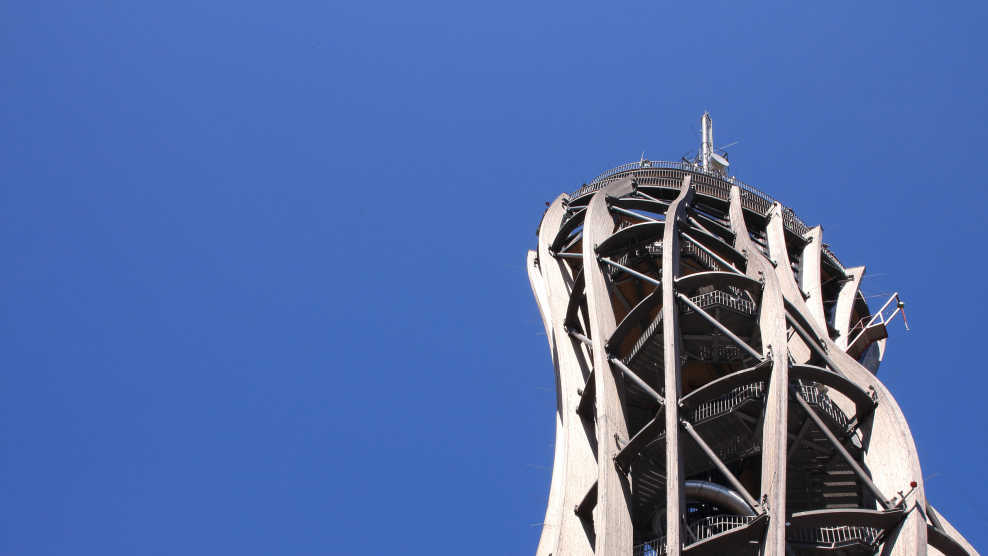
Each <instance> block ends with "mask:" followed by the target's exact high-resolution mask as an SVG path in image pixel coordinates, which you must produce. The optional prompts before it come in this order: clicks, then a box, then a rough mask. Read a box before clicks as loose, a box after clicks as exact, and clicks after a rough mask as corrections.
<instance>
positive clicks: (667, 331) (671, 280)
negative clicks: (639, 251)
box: [662, 176, 693, 555]
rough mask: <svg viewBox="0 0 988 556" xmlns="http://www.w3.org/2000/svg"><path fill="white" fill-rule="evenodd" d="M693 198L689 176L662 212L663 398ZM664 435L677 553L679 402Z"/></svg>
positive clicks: (674, 346)
mask: <svg viewBox="0 0 988 556" xmlns="http://www.w3.org/2000/svg"><path fill="white" fill-rule="evenodd" d="M692 199H693V190H692V189H690V177H689V176H686V177H685V178H683V184H682V186H681V188H680V191H679V196H677V197H676V200H674V201H673V202H672V203H671V204H670V205H669V208H668V209H667V210H666V226H665V230H664V231H663V235H662V364H663V367H664V371H665V374H664V379H663V380H664V384H665V397H666V399H668V400H679V399H680V398H681V397H682V395H683V393H682V386H681V385H682V383H683V381H682V376H681V373H682V360H681V359H680V358H679V354H680V352H681V351H682V349H681V348H682V340H681V338H680V337H679V304H678V303H677V302H676V278H678V277H679V258H680V255H679V234H680V231H681V228H680V222H681V221H682V220H684V219H685V216H686V209H687V207H688V206H689V203H690V201H691V200H692ZM665 424H666V426H665V432H666V551H667V554H670V555H676V554H680V552H681V550H682V546H683V540H684V539H683V535H682V522H683V520H682V515H683V512H684V511H685V510H686V500H685V499H684V497H683V481H684V480H685V477H683V462H682V458H681V457H680V454H679V445H680V441H679V403H671V402H670V403H667V404H665Z"/></svg>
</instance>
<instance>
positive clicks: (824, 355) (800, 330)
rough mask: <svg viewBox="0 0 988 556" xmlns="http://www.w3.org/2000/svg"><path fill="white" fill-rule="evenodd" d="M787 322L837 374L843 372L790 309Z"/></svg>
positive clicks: (787, 312)
mask: <svg viewBox="0 0 988 556" xmlns="http://www.w3.org/2000/svg"><path fill="white" fill-rule="evenodd" d="M786 322H788V323H789V324H790V325H792V327H793V329H794V330H795V331H796V334H798V335H799V337H800V338H802V339H803V341H804V342H806V344H807V345H809V346H810V349H812V350H813V352H814V353H816V354H817V355H819V356H820V358H822V359H823V361H824V362H825V363H826V364H827V366H828V367H830V369H831V370H832V371H834V372H835V373H837V374H842V373H841V372H840V367H838V366H837V365H836V364H835V363H834V362H833V360H831V359H830V356H829V355H827V352H826V351H824V350H823V348H822V347H820V341H819V340H817V339H816V338H814V337H813V336H810V333H809V332H807V331H806V329H805V328H803V327H802V325H800V324H799V323H798V322H796V319H794V318H793V317H792V315H790V314H789V311H786Z"/></svg>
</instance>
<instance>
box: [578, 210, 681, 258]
mask: <svg viewBox="0 0 988 556" xmlns="http://www.w3.org/2000/svg"><path fill="white" fill-rule="evenodd" d="M591 202H592V201H591ZM664 229H665V222H643V223H641V224H633V225H631V226H628V227H627V228H623V229H621V230H618V231H616V232H614V233H613V234H610V235H609V236H608V237H607V239H604V240H603V241H601V242H600V244H599V245H598V246H597V250H596V253H597V255H600V256H601V257H609V256H611V255H613V254H615V253H617V252H619V251H622V250H623V249H625V248H627V247H628V246H629V245H632V244H635V243H645V242H647V241H649V240H656V239H658V238H660V237H662V231H663V230H664ZM584 230H586V227H585V226H584ZM584 235H586V232H585V231H584Z"/></svg>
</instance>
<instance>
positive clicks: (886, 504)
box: [789, 386, 892, 510]
mask: <svg viewBox="0 0 988 556" xmlns="http://www.w3.org/2000/svg"><path fill="white" fill-rule="evenodd" d="M789 389H790V390H791V391H792V393H793V395H794V396H795V397H796V401H798V402H799V405H801V406H803V410H804V411H806V413H807V414H808V415H809V416H810V419H813V422H814V423H815V424H816V426H817V427H818V428H819V429H820V431H821V432H823V434H824V435H825V436H826V437H827V440H829V441H830V443H831V444H833V445H834V448H837V452H838V453H839V454H840V455H841V457H843V458H844V460H845V461H847V464H848V465H850V466H851V469H853V470H854V473H855V474H857V476H858V478H860V479H861V480H862V481H864V483H865V485H866V486H867V487H868V490H870V491H871V492H872V494H874V495H875V498H878V501H879V502H880V503H881V504H882V507H883V508H885V509H886V510H890V509H892V505H891V504H889V502H888V500H886V499H885V495H884V494H882V491H880V490H878V487H877V486H876V485H875V483H873V482H872V481H871V477H869V476H868V474H867V473H865V472H864V469H861V466H860V465H858V462H857V461H855V460H854V457H853V456H851V454H850V452H848V451H847V449H846V448H844V445H843V444H841V443H840V441H839V440H837V437H836V436H834V433H833V432H831V431H830V427H828V426H827V425H826V424H825V423H824V422H823V419H820V416H819V415H817V414H816V411H814V410H813V408H812V407H810V404H808V403H806V400H805V399H803V395H802V394H801V393H799V392H798V391H797V390H796V389H795V388H793V387H792V386H790V387H789Z"/></svg>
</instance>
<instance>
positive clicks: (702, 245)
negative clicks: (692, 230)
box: [679, 232, 741, 274]
mask: <svg viewBox="0 0 988 556" xmlns="http://www.w3.org/2000/svg"><path fill="white" fill-rule="evenodd" d="M679 234H680V235H681V236H682V237H683V238H684V239H686V241H688V242H690V243H692V244H693V245H696V246H697V247H699V248H700V250H702V251H703V252H704V253H706V254H708V255H710V256H711V257H713V258H714V260H715V261H717V262H718V263H720V264H722V265H724V266H725V267H727V268H729V269H731V270H733V271H734V272H736V273H737V274H741V271H740V270H738V269H737V267H735V266H734V265H732V264H731V263H729V262H727V261H725V260H724V259H722V258H721V257H720V256H718V255H717V253H714V252H713V251H711V250H710V249H709V248H707V246H706V245H704V244H702V243H700V242H699V241H697V240H695V239H693V236H691V235H689V234H687V233H686V232H679Z"/></svg>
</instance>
